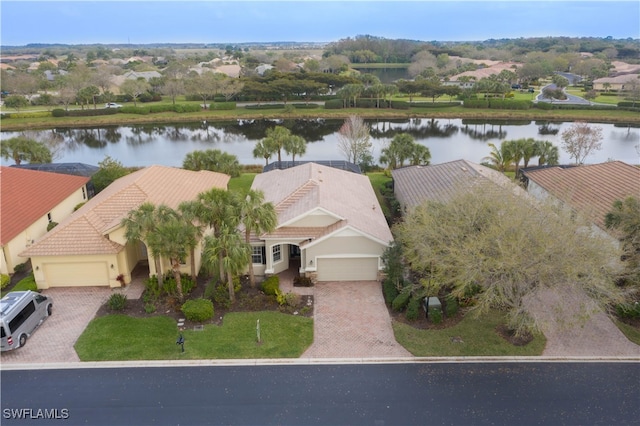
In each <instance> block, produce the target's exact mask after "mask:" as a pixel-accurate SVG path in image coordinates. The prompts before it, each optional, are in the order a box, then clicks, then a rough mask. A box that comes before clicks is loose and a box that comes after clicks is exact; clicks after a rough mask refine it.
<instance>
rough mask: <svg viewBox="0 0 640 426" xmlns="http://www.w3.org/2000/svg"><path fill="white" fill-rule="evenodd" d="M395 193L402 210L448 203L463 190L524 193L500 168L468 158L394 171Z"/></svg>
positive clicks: (392, 172)
mask: <svg viewBox="0 0 640 426" xmlns="http://www.w3.org/2000/svg"><path fill="white" fill-rule="evenodd" d="M391 176H392V177H393V193H394V195H395V197H396V200H398V202H399V203H400V207H401V208H402V211H403V212H407V211H410V210H412V209H414V208H415V207H417V206H419V205H420V204H422V203H424V202H425V201H436V202H441V203H446V202H447V201H449V200H450V199H451V198H452V197H453V196H454V195H456V194H457V193H458V192H459V191H461V190H469V191H471V190H474V191H477V190H482V191H486V190H492V189H498V188H500V189H504V188H506V189H509V190H511V191H513V192H514V193H516V194H517V195H525V193H524V191H523V190H522V189H521V188H520V187H518V186H517V185H515V184H514V183H513V182H512V181H511V179H509V178H508V177H506V176H505V175H504V174H502V173H500V172H498V171H497V170H494V169H491V168H489V167H485V166H482V165H480V164H475V163H472V162H471V161H467V160H455V161H450V162H448V163H442V164H434V165H430V166H409V167H403V168H400V169H395V170H392V171H391Z"/></svg>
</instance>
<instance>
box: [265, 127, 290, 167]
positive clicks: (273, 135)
mask: <svg viewBox="0 0 640 426" xmlns="http://www.w3.org/2000/svg"><path fill="white" fill-rule="evenodd" d="M290 137H291V131H290V130H289V129H287V128H286V127H283V126H276V127H274V128H272V129H268V130H267V137H266V138H264V139H263V140H262V143H263V144H264V145H265V146H269V147H271V148H272V150H273V151H272V152H277V153H278V163H280V162H281V161H282V149H283V148H284V146H285V144H286V142H287V140H289V138H290Z"/></svg>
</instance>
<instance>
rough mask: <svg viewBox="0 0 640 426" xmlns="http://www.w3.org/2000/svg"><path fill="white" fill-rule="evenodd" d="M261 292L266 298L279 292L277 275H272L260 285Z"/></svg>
mask: <svg viewBox="0 0 640 426" xmlns="http://www.w3.org/2000/svg"><path fill="white" fill-rule="evenodd" d="M262 291H263V292H264V294H266V295H267V296H276V295H277V294H278V292H279V291H280V278H279V277H278V276H277V275H272V276H270V277H269V278H267V279H266V280H264V281H263V283H262Z"/></svg>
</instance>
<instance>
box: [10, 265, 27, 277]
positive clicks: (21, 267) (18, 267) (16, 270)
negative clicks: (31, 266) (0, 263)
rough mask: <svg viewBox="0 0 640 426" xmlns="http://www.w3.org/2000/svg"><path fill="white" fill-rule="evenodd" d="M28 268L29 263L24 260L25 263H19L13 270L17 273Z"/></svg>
mask: <svg viewBox="0 0 640 426" xmlns="http://www.w3.org/2000/svg"><path fill="white" fill-rule="evenodd" d="M26 270H27V263H26V262H23V263H18V264H17V265H16V266H14V267H13V271H14V272H16V273H18V274H19V273H21V272H24V271H26Z"/></svg>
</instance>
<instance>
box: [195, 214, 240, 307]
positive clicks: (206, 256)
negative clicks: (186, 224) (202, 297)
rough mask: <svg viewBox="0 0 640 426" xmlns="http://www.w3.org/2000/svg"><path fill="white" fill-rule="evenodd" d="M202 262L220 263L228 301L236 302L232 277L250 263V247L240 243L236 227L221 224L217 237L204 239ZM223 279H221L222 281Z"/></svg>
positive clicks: (211, 236) (212, 236)
mask: <svg viewBox="0 0 640 426" xmlns="http://www.w3.org/2000/svg"><path fill="white" fill-rule="evenodd" d="M202 256H203V260H204V261H205V262H206V263H207V264H209V265H211V264H213V263H215V262H216V261H217V262H219V263H220V265H221V267H222V268H223V271H224V272H225V273H226V278H227V285H228V288H229V300H230V301H231V303H234V302H235V300H236V297H235V290H234V288H233V276H234V275H238V274H239V273H240V272H242V270H243V269H244V268H245V267H246V265H247V263H249V262H251V246H250V245H249V244H247V243H246V242H244V241H242V238H241V237H240V234H239V233H238V229H237V228H236V227H232V226H228V225H227V224H223V225H222V226H221V227H220V228H219V232H218V234H217V235H210V236H208V237H206V238H205V246H204V251H203V254H202ZM223 275H224V274H223ZM223 279H224V278H221V280H223Z"/></svg>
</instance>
